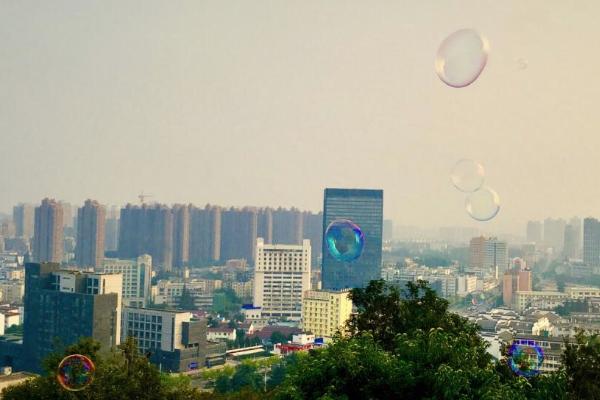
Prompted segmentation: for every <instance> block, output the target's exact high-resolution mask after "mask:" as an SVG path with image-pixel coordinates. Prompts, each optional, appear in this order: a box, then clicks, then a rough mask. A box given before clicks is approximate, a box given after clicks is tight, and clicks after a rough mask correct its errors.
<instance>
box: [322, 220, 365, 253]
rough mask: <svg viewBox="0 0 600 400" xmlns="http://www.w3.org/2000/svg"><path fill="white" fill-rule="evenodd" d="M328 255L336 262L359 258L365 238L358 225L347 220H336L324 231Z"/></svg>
mask: <svg viewBox="0 0 600 400" xmlns="http://www.w3.org/2000/svg"><path fill="white" fill-rule="evenodd" d="M325 239H326V241H327V249H328V250H329V254H331V256H332V257H333V258H335V259H336V260H338V261H344V262H350V261H354V260H356V259H357V258H359V257H360V256H361V254H362V252H363V249H364V245H365V236H364V234H363V232H362V230H361V229H360V227H359V226H358V225H356V224H355V223H354V222H352V221H350V220H348V219H336V220H335V221H333V222H332V223H331V224H329V226H328V227H327V230H326V231H325Z"/></svg>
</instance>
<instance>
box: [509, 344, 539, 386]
mask: <svg viewBox="0 0 600 400" xmlns="http://www.w3.org/2000/svg"><path fill="white" fill-rule="evenodd" d="M543 362H544V352H543V350H542V348H541V347H540V346H538V345H537V343H536V342H535V340H515V341H514V342H513V344H512V345H511V346H510V348H509V350H508V365H509V366H510V369H512V371H513V372H514V373H515V374H517V375H519V376H524V377H525V378H531V377H533V376H536V375H538V374H539V373H540V368H541V366H542V364H543Z"/></svg>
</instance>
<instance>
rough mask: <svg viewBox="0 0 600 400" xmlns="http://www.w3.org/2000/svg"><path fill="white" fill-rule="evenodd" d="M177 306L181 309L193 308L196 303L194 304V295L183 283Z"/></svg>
mask: <svg viewBox="0 0 600 400" xmlns="http://www.w3.org/2000/svg"><path fill="white" fill-rule="evenodd" d="M179 308H180V309H181V310H195V309H196V305H195V304H194V296H192V293H191V292H190V290H189V289H188V288H187V287H186V286H185V285H183V290H182V291H181V297H180V298H179Z"/></svg>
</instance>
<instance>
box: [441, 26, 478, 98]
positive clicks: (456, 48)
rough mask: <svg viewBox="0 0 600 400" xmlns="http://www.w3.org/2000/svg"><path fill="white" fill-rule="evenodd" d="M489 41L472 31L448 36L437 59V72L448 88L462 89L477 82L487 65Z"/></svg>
mask: <svg viewBox="0 0 600 400" xmlns="http://www.w3.org/2000/svg"><path fill="white" fill-rule="evenodd" d="M488 52H489V44H488V41H487V39H486V38H485V37H484V36H483V35H480V34H479V33H478V32H477V31H474V30H472V29H461V30H459V31H456V32H454V33H453V34H451V35H450V36H448V37H447V38H446V39H445V40H444V41H443V42H442V44H441V45H440V48H439V49H438V52H437V56H436V58H435V71H436V73H437V75H438V76H439V77H440V79H441V80H442V81H443V82H444V83H445V84H446V85H448V86H452V87H455V88H462V87H465V86H468V85H470V84H471V83H473V82H475V80H476V79H477V77H479V75H480V74H481V72H482V71H483V68H484V67H485V64H486V63H487V58H488Z"/></svg>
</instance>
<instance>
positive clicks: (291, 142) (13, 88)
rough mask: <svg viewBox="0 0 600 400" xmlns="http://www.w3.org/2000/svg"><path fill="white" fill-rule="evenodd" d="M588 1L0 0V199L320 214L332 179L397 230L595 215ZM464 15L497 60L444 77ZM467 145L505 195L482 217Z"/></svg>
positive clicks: (595, 66) (513, 227) (597, 93)
mask: <svg viewBox="0 0 600 400" xmlns="http://www.w3.org/2000/svg"><path fill="white" fill-rule="evenodd" d="M598 15H600V2H597V1H576V2H566V1H558V0H557V1H547V0H546V1H530V0H527V1H522V0H515V1H497V0H494V1H481V0H476V1H437V0H436V1H433V0H431V1H421V0H419V1H417V0H415V1H410V2H408V1H380V2H365V1H361V2H359V1H348V0H343V1H318V2H317V1H306V0H302V1H281V0H274V1H222V0H219V1H210V2H208V1H147V0H145V1H122V0H119V1H97V2H93V1H79V0H77V1H75V0H74V1H35V2H30V1H23V0H0V138H1V140H0V145H1V147H0V149H1V153H0V154H1V155H0V170H1V171H2V172H1V174H0V193H1V195H0V210H4V211H8V210H10V209H11V207H12V205H13V204H15V203H16V202H19V201H30V202H36V203H37V202H39V200H40V199H41V198H42V197H45V196H51V197H55V198H57V199H64V200H67V201H70V202H73V203H82V202H83V200H84V199H85V198H88V197H90V198H94V199H97V200H99V201H101V202H103V203H106V204H123V203H126V202H128V201H129V202H136V201H137V197H136V196H137V194H138V193H139V192H140V191H141V190H144V191H146V192H147V193H152V194H153V195H154V198H153V200H157V201H161V202H165V203H173V202H193V203H196V204H199V205H203V204H204V203H206V202H210V203H213V204H222V205H245V204H250V205H272V206H277V205H284V206H291V205H294V206H297V207H299V208H302V209H312V210H319V209H321V207H322V196H323V189H324V188H325V187H327V186H329V187H365V188H382V189H384V190H385V200H384V201H385V214H386V217H389V218H392V219H394V221H395V223H396V224H405V225H410V224H413V225H424V226H440V225H472V226H480V227H482V228H483V229H486V230H488V229H489V230H491V231H493V230H504V231H506V230H508V231H517V232H521V231H523V230H524V225H523V224H524V221H525V220H527V219H530V218H544V217H546V216H564V217H569V216H572V215H581V216H587V215H595V216H600V179H599V176H600V168H599V167H598V165H599V157H600V139H599V135H600V124H599V123H598V120H599V118H600V79H599V78H598V76H599V71H600V56H599V53H598V48H600V47H599V44H600V43H599V42H600V24H599V23H598ZM462 28H474V29H477V30H479V31H481V32H482V33H483V34H484V35H486V36H487V38H488V40H489V42H490V48H491V50H490V58H489V60H488V65H487V67H486V69H485V71H484V72H483V73H482V74H481V76H480V77H479V79H478V80H477V81H476V82H475V83H474V84H473V85H471V86H469V87H466V88H463V89H453V88H450V87H448V86H446V85H444V84H443V83H442V82H441V81H440V80H439V79H438V77H437V76H436V75H435V71H434V59H435V53H436V50H437V48H438V46H439V44H440V42H441V41H442V40H443V39H444V38H445V37H446V36H447V35H449V34H450V33H452V32H454V31H456V30H458V29H462ZM524 60H525V61H524ZM523 63H526V64H527V67H526V68H524V69H523V68H522V66H521V64H523ZM465 157H466V158H474V159H477V160H479V161H480V162H481V163H482V164H483V165H484V166H485V168H486V171H487V176H488V178H487V183H488V184H489V185H490V186H492V187H493V188H494V189H496V190H497V192H498V193H499V195H500V197H501V200H502V210H501V211H500V213H499V214H498V216H497V217H496V219H495V220H494V221H492V222H488V223H476V222H474V221H472V220H470V218H469V217H468V216H467V214H466V213H465V211H464V205H463V202H464V196H463V195H462V194H461V193H460V192H458V191H456V189H454V188H453V187H452V185H451V184H450V180H449V171H450V169H451V167H452V165H453V164H454V163H455V162H456V161H457V160H458V159H461V158H465Z"/></svg>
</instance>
